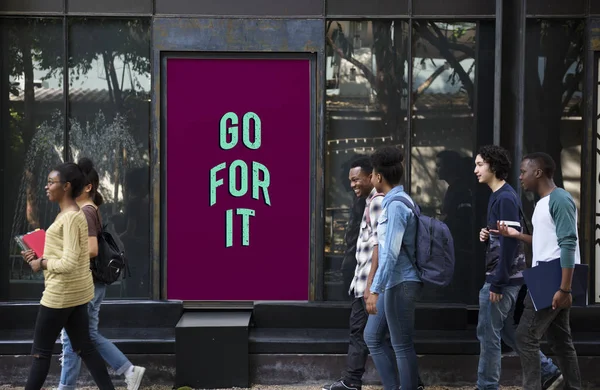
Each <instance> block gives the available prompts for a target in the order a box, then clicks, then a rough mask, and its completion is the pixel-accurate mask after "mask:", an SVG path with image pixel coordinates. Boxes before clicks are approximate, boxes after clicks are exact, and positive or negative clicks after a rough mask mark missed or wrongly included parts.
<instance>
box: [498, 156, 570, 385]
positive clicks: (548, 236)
mask: <svg viewBox="0 0 600 390" xmlns="http://www.w3.org/2000/svg"><path fill="white" fill-rule="evenodd" d="M555 169H556V165H555V163H554V161H553V160H552V158H551V157H550V156H549V155H547V154H545V153H532V154H529V155H527V156H525V157H524V158H523V161H522V162H521V175H520V177H519V179H520V180H521V185H522V186H523V188H524V189H525V190H527V191H533V192H535V193H537V194H538V195H539V197H540V200H539V201H538V203H537V204H536V207H535V211H534V213H533V219H532V222H533V236H530V235H528V234H524V233H520V232H518V231H517V230H515V229H513V228H509V227H507V226H506V225H499V226H498V229H499V231H500V233H501V234H502V235H505V236H510V237H515V238H517V239H519V240H522V241H524V242H528V243H530V244H532V246H533V266H534V267H535V266H537V265H538V264H539V263H540V262H544V261H550V260H554V259H557V258H560V264H561V267H562V281H561V284H560V288H559V290H558V291H556V293H555V295H554V298H553V300H552V307H551V308H547V309H541V310H538V311H535V309H534V307H533V304H532V301H531V297H530V296H529V295H528V296H527V297H526V298H525V309H524V311H523V316H522V317H521V322H520V323H519V327H518V329H517V345H518V348H519V351H520V357H521V367H522V369H523V389H524V390H540V389H541V384H540V380H539V378H540V356H539V350H540V344H539V341H540V339H541V338H542V337H543V336H544V334H546V336H547V339H548V343H549V344H550V346H551V347H552V350H553V351H554V353H555V354H556V358H557V360H558V366H559V367H560V370H561V371H562V374H563V377H564V389H566V390H580V389H581V375H580V372H579V364H578V362H577V352H576V351H575V347H574V346H573V340H572V337H571V327H570V325H569V317H570V307H571V304H572V302H573V298H572V296H571V283H572V279H573V271H574V267H575V264H577V263H580V261H581V260H580V254H579V239H578V236H577V208H576V206H575V202H574V201H573V198H572V197H571V195H570V194H569V193H568V192H567V191H565V190H564V189H562V188H558V187H556V185H555V184H554V180H553V176H554V171H555Z"/></svg>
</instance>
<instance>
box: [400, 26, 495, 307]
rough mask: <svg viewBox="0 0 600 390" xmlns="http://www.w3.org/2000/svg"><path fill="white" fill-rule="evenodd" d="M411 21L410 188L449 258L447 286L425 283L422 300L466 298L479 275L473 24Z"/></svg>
mask: <svg viewBox="0 0 600 390" xmlns="http://www.w3.org/2000/svg"><path fill="white" fill-rule="evenodd" d="M414 26H415V30H414V34H415V40H414V42H415V44H414V46H413V48H414V49H413V59H412V64H413V84H412V93H413V110H414V112H413V122H412V123H413V129H412V132H411V135H412V145H411V151H410V158H411V167H412V168H411V183H410V189H411V192H412V196H413V199H415V200H416V201H417V202H418V203H419V205H420V206H421V209H422V211H423V212H424V213H425V214H427V215H429V216H436V217H438V218H439V219H441V220H443V221H444V222H445V223H446V224H447V225H448V227H449V228H450V231H451V233H452V236H453V238H454V241H455V242H454V247H455V256H456V267H455V274H454V280H453V282H452V284H451V285H450V286H448V287H446V288H437V287H436V288H430V287H426V288H425V290H424V295H423V300H425V301H436V302H439V301H447V302H467V301H469V300H471V301H472V300H473V298H475V297H474V291H475V288H476V286H474V283H475V282H474V281H475V280H476V275H477V272H480V273H483V269H479V267H477V264H481V263H482V261H483V260H482V259H478V258H476V256H475V245H476V240H477V235H476V234H475V226H474V194H475V190H476V185H477V184H476V180H475V175H474V174H473V168H474V163H473V158H474V149H475V147H476V138H477V137H476V119H475V100H476V97H477V96H476V89H477V88H476V83H475V80H476V77H475V75H476V72H477V71H478V68H477V63H476V60H475V59H476V55H475V52H476V49H477V38H478V37H477V25H476V24H475V23H461V22H453V23H448V22H433V21H424V20H418V21H417V20H415V21H414ZM490 130H491V129H490Z"/></svg>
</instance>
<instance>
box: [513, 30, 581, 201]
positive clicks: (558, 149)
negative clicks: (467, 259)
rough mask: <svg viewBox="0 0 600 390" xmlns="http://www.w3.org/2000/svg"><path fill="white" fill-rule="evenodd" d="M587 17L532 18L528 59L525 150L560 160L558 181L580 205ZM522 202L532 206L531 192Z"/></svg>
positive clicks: (558, 162)
mask: <svg viewBox="0 0 600 390" xmlns="http://www.w3.org/2000/svg"><path fill="white" fill-rule="evenodd" d="M584 37H585V22H584V21H582V20H529V21H528V22H527V36H526V45H527V46H526V49H527V50H526V61H525V132H524V152H525V153H531V152H545V153H548V154H549V155H550V156H552V158H553V159H554V161H555V162H556V166H557V170H556V174H555V176H554V181H555V183H556V184H557V185H558V186H559V187H564V188H565V189H566V190H567V191H569V192H570V193H571V195H572V196H573V198H574V199H575V202H576V204H577V206H578V207H579V203H580V195H581V145H582V141H583V136H584V135H583V133H584V123H583V109H584V107H583V81H584V78H583V77H584V63H585V61H584ZM526 196H527V198H526V201H525V205H524V207H525V208H526V211H527V212H529V213H530V212H531V211H532V210H533V200H534V199H533V195H532V194H527V195H526Z"/></svg>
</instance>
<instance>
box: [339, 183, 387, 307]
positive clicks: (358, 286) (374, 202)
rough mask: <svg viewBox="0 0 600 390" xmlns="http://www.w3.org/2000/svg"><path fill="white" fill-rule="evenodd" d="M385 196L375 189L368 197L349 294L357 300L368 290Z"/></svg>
mask: <svg viewBox="0 0 600 390" xmlns="http://www.w3.org/2000/svg"><path fill="white" fill-rule="evenodd" d="M381 202H383V194H380V193H377V191H375V188H373V190H372V191H371V193H370V194H369V196H368V197H367V204H366V206H365V212H364V213H363V217H362V221H361V223H360V232H359V234H358V240H357V243H356V270H355V271H354V279H353V280H352V283H351V284H350V291H348V293H349V294H350V295H352V294H353V293H354V296H355V297H356V298H360V297H362V296H363V294H364V292H365V288H367V278H368V276H369V272H370V271H371V260H372V257H373V249H374V248H375V246H376V245H377V220H378V219H379V215H380V214H381Z"/></svg>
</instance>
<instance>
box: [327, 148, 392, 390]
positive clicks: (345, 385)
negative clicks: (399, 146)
mask: <svg viewBox="0 0 600 390" xmlns="http://www.w3.org/2000/svg"><path fill="white" fill-rule="evenodd" d="M372 172H373V167H372V166H371V161H370V159H369V158H368V157H366V156H365V157H361V158H358V159H356V160H355V161H354V162H353V163H352V164H351V168H350V173H349V179H350V187H352V190H353V191H354V193H355V194H356V196H357V197H359V198H365V199H366V206H365V211H364V213H363V216H362V221H361V224H360V230H359V234H358V240H357V243H356V262H357V264H356V269H355V271H354V278H353V280H352V284H351V285H350V291H349V294H350V295H353V296H354V299H353V300H352V309H351V312H350V345H349V347H348V356H347V359H346V371H345V372H344V375H343V377H342V378H341V379H340V380H339V381H337V382H334V383H332V384H330V385H326V386H323V390H349V389H350V390H360V389H361V386H362V376H363V374H364V373H365V364H366V363H367V357H368V356H369V349H368V348H367V345H366V344H365V340H364V339H363V332H364V330H365V325H366V324H367V319H368V317H369V315H368V314H367V311H366V307H365V299H366V298H368V294H369V288H368V286H369V285H370V283H371V282H372V281H373V277H374V276H375V271H376V270H377V220H378V219H379V214H380V213H381V202H382V200H383V194H379V193H377V192H376V191H375V188H374V187H373V185H372V184H371V173H372Z"/></svg>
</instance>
